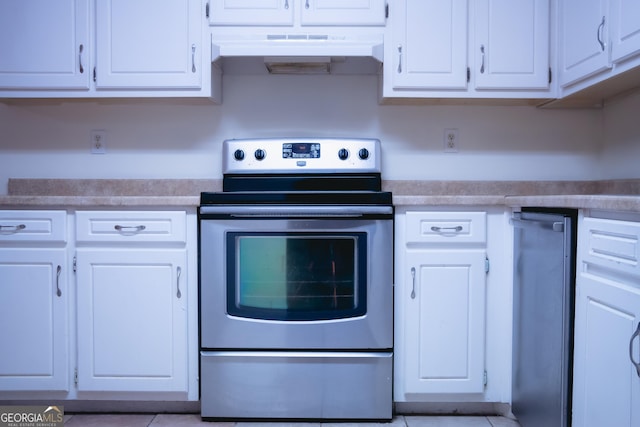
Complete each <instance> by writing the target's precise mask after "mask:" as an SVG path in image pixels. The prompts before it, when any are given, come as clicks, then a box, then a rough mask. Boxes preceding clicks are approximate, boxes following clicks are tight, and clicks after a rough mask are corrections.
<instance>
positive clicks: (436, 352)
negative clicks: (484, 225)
mask: <svg viewBox="0 0 640 427" xmlns="http://www.w3.org/2000/svg"><path fill="white" fill-rule="evenodd" d="M485 259H486V253H485V251H484V250H482V249H477V250H464V249H459V250H457V249H456V250H416V251H411V252H408V253H407V257H406V263H405V270H407V271H410V276H411V291H410V292H409V295H402V296H401V297H402V298H408V299H407V302H406V304H405V310H406V311H405V313H404V315H405V316H406V319H407V320H408V321H407V322H406V323H405V325H404V327H405V331H406V332H405V333H406V334H407V336H408V337H412V338H413V339H409V340H407V342H406V346H405V348H404V351H405V358H404V361H405V370H406V382H405V391H406V392H407V393H481V392H482V391H483V388H484V382H483V377H484V375H483V373H484V316H485V309H484V307H485V269H484V266H485ZM407 291H408V289H405V292H404V293H405V294H406V293H407Z"/></svg>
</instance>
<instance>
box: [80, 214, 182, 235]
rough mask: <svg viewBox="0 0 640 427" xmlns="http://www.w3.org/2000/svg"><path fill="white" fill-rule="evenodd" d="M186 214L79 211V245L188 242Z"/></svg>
mask: <svg viewBox="0 0 640 427" xmlns="http://www.w3.org/2000/svg"><path fill="white" fill-rule="evenodd" d="M186 235H187V232H186V213H185V212H184V211H151V212H142V211H114V212H106V211H79V212H77V213H76V240H77V241H78V242H182V243H184V242H186Z"/></svg>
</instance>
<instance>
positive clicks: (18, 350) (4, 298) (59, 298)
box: [0, 248, 69, 391]
mask: <svg viewBox="0 0 640 427" xmlns="http://www.w3.org/2000/svg"><path fill="white" fill-rule="evenodd" d="M66 279H67V263H66V251H65V249H37V248H3V249H0V325H2V328H0V343H2V345H0V390H11V391H18V390H22V391H34V390H47V391H68V390H69V341H68V337H69V331H68V323H67V311H68V301H69V292H68V288H67V286H66ZM58 291H59V292H58Z"/></svg>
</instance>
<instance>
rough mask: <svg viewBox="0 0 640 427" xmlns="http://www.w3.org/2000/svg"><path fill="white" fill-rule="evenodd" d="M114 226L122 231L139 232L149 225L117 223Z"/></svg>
mask: <svg viewBox="0 0 640 427" xmlns="http://www.w3.org/2000/svg"><path fill="white" fill-rule="evenodd" d="M113 228H114V229H115V230H116V231H120V232H122V233H139V232H141V231H142V230H144V229H146V228H147V227H146V226H144V225H116V226H114V227H113Z"/></svg>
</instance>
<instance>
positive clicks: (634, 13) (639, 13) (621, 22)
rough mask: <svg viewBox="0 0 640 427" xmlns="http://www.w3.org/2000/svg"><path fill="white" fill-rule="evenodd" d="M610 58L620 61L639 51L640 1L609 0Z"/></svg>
mask: <svg viewBox="0 0 640 427" xmlns="http://www.w3.org/2000/svg"><path fill="white" fill-rule="evenodd" d="M611 21H612V25H611V59H612V60H613V61H614V62H617V61H622V60H625V59H627V58H629V57H630V56H633V55H637V54H638V53H640V2H639V1H637V0H612V1H611Z"/></svg>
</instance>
